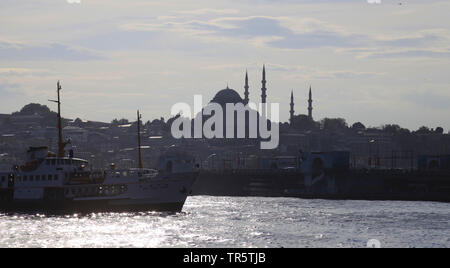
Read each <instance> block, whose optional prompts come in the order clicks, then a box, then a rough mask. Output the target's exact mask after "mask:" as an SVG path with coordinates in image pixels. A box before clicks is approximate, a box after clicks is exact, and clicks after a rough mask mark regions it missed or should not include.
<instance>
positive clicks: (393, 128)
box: [382, 124, 402, 134]
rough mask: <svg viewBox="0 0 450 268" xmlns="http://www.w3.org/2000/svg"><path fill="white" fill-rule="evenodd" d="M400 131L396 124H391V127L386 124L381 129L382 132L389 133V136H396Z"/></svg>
mask: <svg viewBox="0 0 450 268" xmlns="http://www.w3.org/2000/svg"><path fill="white" fill-rule="evenodd" d="M401 129H402V128H401V127H400V126H399V125H396V124H392V125H390V124H388V125H384V126H383V127H382V130H383V131H384V132H387V133H391V134H397V133H399V132H400V130H401Z"/></svg>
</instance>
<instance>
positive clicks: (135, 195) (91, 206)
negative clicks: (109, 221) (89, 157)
mask: <svg viewBox="0 0 450 268" xmlns="http://www.w3.org/2000/svg"><path fill="white" fill-rule="evenodd" d="M197 176H198V173H197V172H186V173H174V174H170V175H169V177H170V178H165V179H162V180H160V181H156V182H151V183H139V184H130V185H128V189H129V191H128V192H127V193H124V194H123V195H119V196H111V197H108V196H99V197H78V198H67V197H64V196H61V195H60V196H58V195H52V197H51V199H46V198H43V199H17V198H16V197H15V196H14V191H15V189H13V188H9V189H0V211H2V212H6V213H11V212H19V213H22V212H23V213H45V214H73V213H98V212H143V211H164V212H180V211H181V210H182V209H183V206H184V203H185V201H186V198H187V196H188V195H189V193H190V191H191V187H192V185H193V183H194V181H195V180H196V178H197ZM158 185H159V186H161V185H163V188H157V187H155V186H158ZM80 187H82V186H80ZM59 190H60V191H61V193H62V192H63V191H64V189H59Z"/></svg>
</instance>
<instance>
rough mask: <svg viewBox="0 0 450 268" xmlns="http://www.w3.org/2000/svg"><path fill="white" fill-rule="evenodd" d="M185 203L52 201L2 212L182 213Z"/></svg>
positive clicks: (11, 205) (17, 203) (15, 205)
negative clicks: (56, 202) (57, 202)
mask: <svg viewBox="0 0 450 268" xmlns="http://www.w3.org/2000/svg"><path fill="white" fill-rule="evenodd" d="M183 205H184V202H174V203H141V204H133V203H128V204H111V203H110V202H109V201H108V200H89V201H64V202H61V203H59V204H55V203H54V202H50V201H39V202H36V201H31V200H30V201H14V202H7V203H3V204H2V205H0V210H1V211H3V212H6V213H11V212H18V213H46V214H48V213H50V214H73V213H99V212H144V211H161V212H181V210H182V209H183Z"/></svg>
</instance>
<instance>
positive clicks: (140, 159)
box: [137, 110, 143, 169]
mask: <svg viewBox="0 0 450 268" xmlns="http://www.w3.org/2000/svg"><path fill="white" fill-rule="evenodd" d="M141 118H142V115H141V114H140V113H139V110H138V111H137V131H138V133H137V134H138V154H139V168H141V169H142V168H143V165H142V154H141Z"/></svg>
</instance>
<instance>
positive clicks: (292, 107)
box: [289, 90, 294, 126]
mask: <svg viewBox="0 0 450 268" xmlns="http://www.w3.org/2000/svg"><path fill="white" fill-rule="evenodd" d="M289 113H290V114H291V116H290V119H289V121H290V122H291V126H292V123H293V120H294V90H292V91H291V110H290V111H289Z"/></svg>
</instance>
